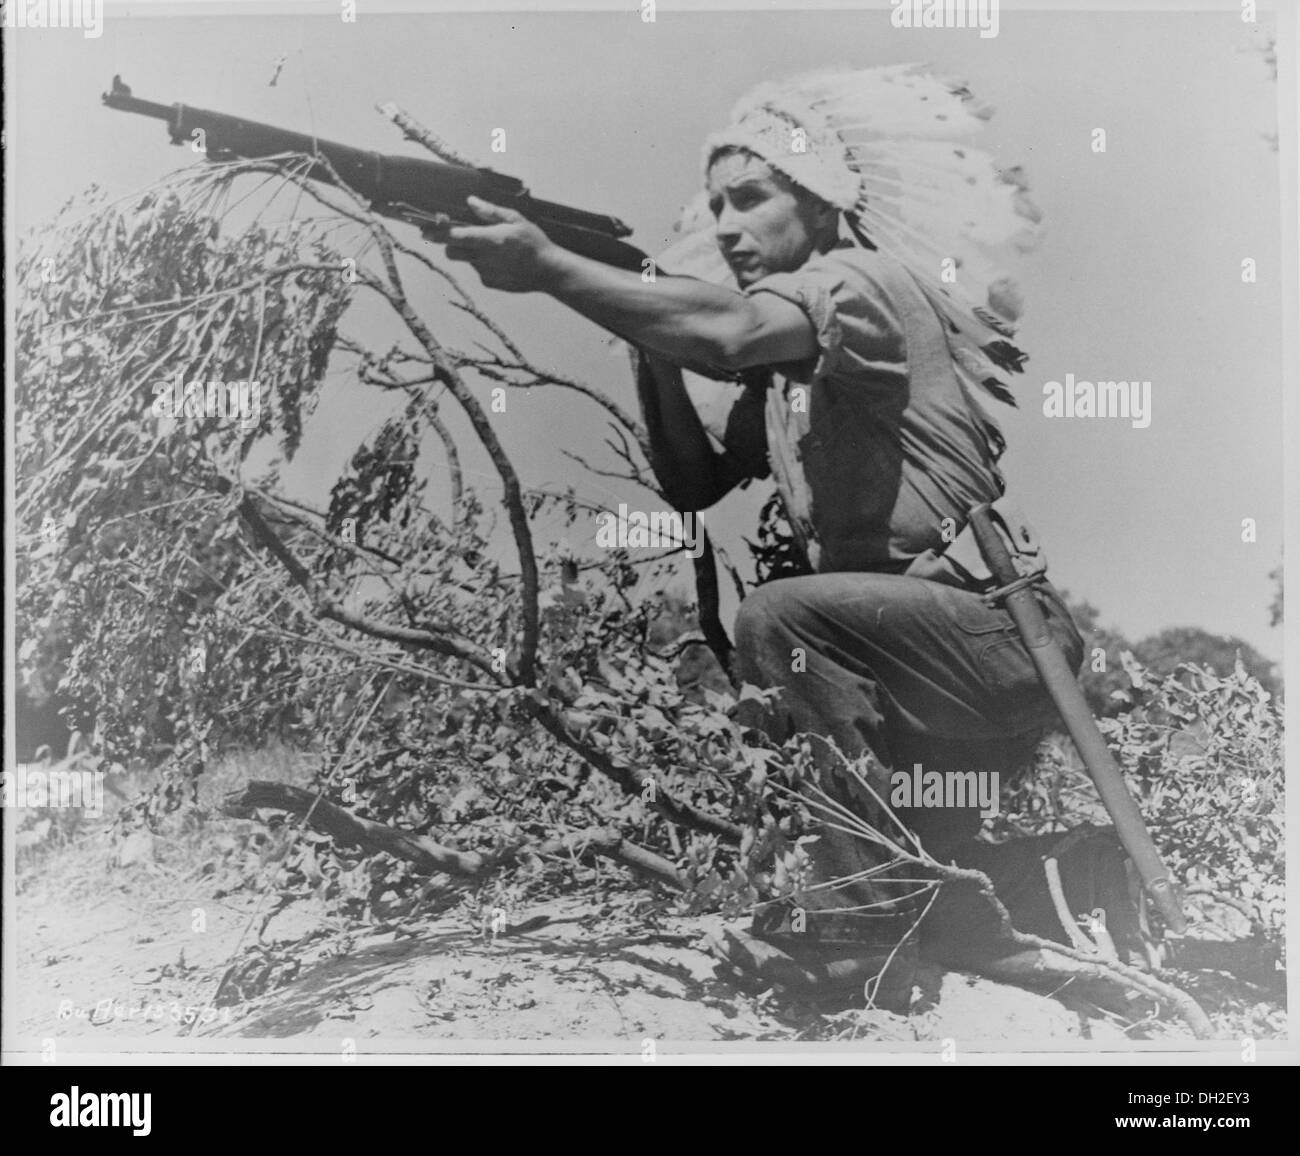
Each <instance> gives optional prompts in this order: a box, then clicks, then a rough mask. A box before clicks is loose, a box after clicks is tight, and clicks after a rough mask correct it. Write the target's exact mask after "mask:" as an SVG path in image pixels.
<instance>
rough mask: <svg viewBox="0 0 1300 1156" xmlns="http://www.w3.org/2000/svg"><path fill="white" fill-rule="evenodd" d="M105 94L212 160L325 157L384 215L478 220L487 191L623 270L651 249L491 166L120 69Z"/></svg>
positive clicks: (438, 221) (326, 179)
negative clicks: (172, 97)
mask: <svg viewBox="0 0 1300 1156" xmlns="http://www.w3.org/2000/svg"><path fill="white" fill-rule="evenodd" d="M102 99H103V102H104V104H106V105H107V106H108V107H109V108H115V109H118V110H119V111H121V112H133V113H136V114H137V115H139V116H148V117H153V118H154V119H155V120H161V121H165V122H166V123H167V131H168V134H169V135H170V136H171V142H172V144H189V143H201V144H202V145H203V147H204V148H205V149H206V152H207V157H208V159H209V160H213V161H223V160H231V159H234V158H242V159H245V160H256V159H261V158H264V157H275V156H279V155H281V154H283V153H301V154H304V155H306V156H308V157H321V158H323V159H324V160H325V161H327V162H328V165H326V164H323V163H316V164H313V165H312V166H311V168H309V169H308V170H307V175H308V176H309V177H310V178H311V179H312V180H315V181H320V182H321V183H322V184H329V185H333V184H336V183H337V182H336V181H335V178H334V175H333V174H334V173H337V174H338V180H339V181H342V182H343V183H344V184H346V185H347V186H348V187H349V188H351V189H353V190H355V191H356V192H357V193H359V194H360V195H361V196H363V197H365V198H366V199H367V200H368V201H369V202H370V207H371V208H372V209H373V210H374V211H375V212H377V213H379V214H381V215H382V216H385V217H390V218H393V219H396V220H399V221H406V222H407V223H409V224H412V225H416V226H419V227H421V228H431V227H437V226H443V225H447V224H451V225H478V224H482V222H481V221H479V220H478V219H477V218H476V217H475V216H474V215H473V214H472V213H471V212H470V211H469V208H468V206H467V205H466V198H467V197H471V196H474V197H481V198H482V199H483V200H485V201H490V202H491V203H492V204H495V205H502V206H504V207H506V208H510V209H514V210H516V211H517V212H519V213H520V214H521V215H522V216H524V217H526V218H527V219H528V220H530V221H532V222H533V223H534V224H535V225H537V227H538V228H540V229H541V230H542V232H544V233H545V234H546V235H547V236H548V237H549V238H550V239H551V240H552V241H554V242H555V243H556V244H557V245H560V246H561V247H563V248H565V249H568V250H570V251H571V252H574V253H578V254H581V255H582V256H584V257H591V258H592V259H593V260H596V261H600V262H602V263H603V264H606V265H613V266H615V267H616V268H619V269H631V270H633V271H637V272H639V271H640V270H641V269H642V268H644V265H643V262H644V260H645V254H644V253H642V252H641V250H639V249H637V248H635V247H634V246H632V245H628V244H625V243H624V242H623V241H621V240H620V239H619V238H622V237H627V236H630V235H631V232H632V230H631V229H629V228H628V227H627V225H625V224H624V223H623V222H622V221H620V220H619V219H618V218H617V217H609V216H603V215H602V214H600V213H588V212H586V211H584V210H582V209H574V208H570V207H569V206H568V205H560V204H556V203H555V202H554V201H543V200H539V199H538V198H536V197H534V196H532V195H531V194H530V193H529V191H528V189H527V188H526V187H525V186H524V183H523V182H522V181H520V180H518V179H516V178H515V177H508V176H506V175H504V174H503V173H497V172H493V171H492V170H491V169H483V168H476V167H473V166H470V165H459V164H447V163H443V162H440V161H432V160H424V159H423V158H420V157H403V156H385V155H383V154H381V153H377V152H371V151H370V150H368V149H359V148H353V147H352V146H350V145H344V144H337V143H335V142H334V141H327V140H320V139H319V138H317V137H314V136H309V135H308V134H306V133H300V132H290V131H289V130H288V129H282V128H276V127H275V126H274V125H269V124H260V123H259V122H257V121H254V120H244V119H242V118H241V117H237V116H227V115H226V114H225V113H221V112H210V111H209V110H207V109H203V108H193V107H191V106H190V105H185V104H170V105H168V104H158V103H156V102H154V101H151V100H140V99H139V98H137V97H135V96H132V95H131V89H130V88H129V87H127V85H125V84H123V83H122V78H121V77H120V76H115V77H113V87H112V90H111V91H109V92H106V93H104V94H103V97H102ZM331 170H332V171H331Z"/></svg>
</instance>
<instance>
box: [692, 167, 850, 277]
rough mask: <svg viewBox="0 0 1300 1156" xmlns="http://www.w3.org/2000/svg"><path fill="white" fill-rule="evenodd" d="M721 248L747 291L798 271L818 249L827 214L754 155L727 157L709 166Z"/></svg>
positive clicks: (711, 197) (814, 200)
mask: <svg viewBox="0 0 1300 1156" xmlns="http://www.w3.org/2000/svg"><path fill="white" fill-rule="evenodd" d="M707 188H708V193H709V208H710V210H712V212H713V219H714V220H715V221H716V222H717V226H716V232H717V239H718V248H719V249H721V250H722V255H723V257H725V258H726V261H727V264H728V265H730V266H731V272H732V274H733V275H734V276H735V278H736V281H737V282H738V283H739V285H740V287H741V288H742V289H744V288H746V287H747V286H749V285H752V284H753V283H754V282H755V281H758V280H760V279H762V278H763V277H766V276H767V275H768V274H769V273H788V272H791V271H792V270H794V269H798V268H799V266H801V265H802V264H803V263H804V262H805V261H807V260H808V258H809V257H811V256H812V255H813V253H814V252H815V251H816V249H817V240H818V234H819V231H823V230H824V229H825V228H826V219H825V218H826V210H825V208H824V207H822V208H819V203H818V202H817V201H816V199H815V198H813V197H811V196H807V195H800V194H799V192H798V190H797V187H796V186H795V185H794V184H793V183H791V182H790V181H789V180H788V179H787V178H786V177H785V176H784V175H783V174H781V173H778V172H776V171H775V170H774V169H773V168H772V167H771V166H770V165H768V164H767V162H766V161H763V160H760V159H759V158H758V157H756V156H754V155H753V154H752V153H743V152H736V153H726V154H724V155H723V156H721V157H719V158H718V159H717V160H716V161H714V163H713V164H712V165H711V166H710V168H709V177H708V184H707Z"/></svg>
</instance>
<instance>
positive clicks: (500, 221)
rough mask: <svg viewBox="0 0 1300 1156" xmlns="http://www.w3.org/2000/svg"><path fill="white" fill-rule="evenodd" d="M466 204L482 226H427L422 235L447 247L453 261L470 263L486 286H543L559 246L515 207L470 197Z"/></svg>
mask: <svg viewBox="0 0 1300 1156" xmlns="http://www.w3.org/2000/svg"><path fill="white" fill-rule="evenodd" d="M469 207H470V208H471V209H472V210H473V212H474V214H475V215H476V216H477V217H478V218H479V220H481V221H484V222H487V223H486V224H483V225H451V226H449V227H447V228H443V229H435V228H426V229H425V230H424V234H425V236H427V237H428V238H429V239H430V240H431V241H437V242H439V243H444V244H446V246H447V257H448V258H449V259H450V260H452V261H467V262H468V263H469V264H471V265H473V266H474V268H475V270H476V271H477V272H478V275H479V277H480V278H481V279H482V281H483V284H484V285H485V286H486V287H487V288H489V289H501V290H503V291H504V292H506V293H529V292H532V291H533V290H535V289H541V288H542V282H543V280H544V278H545V270H546V258H547V256H548V254H550V253H551V251H552V250H556V249H558V246H557V245H556V244H555V243H554V242H553V241H552V240H551V239H550V238H549V237H547V235H546V234H545V233H543V232H542V230H541V229H539V228H538V227H537V226H536V225H534V224H533V223H532V222H531V221H529V220H527V219H525V218H524V217H523V216H521V215H520V214H519V213H517V212H516V211H515V210H514V209H506V208H502V207H501V206H500V205H493V204H489V203H488V202H487V201H484V200H482V199H480V198H479V197H470V198H469Z"/></svg>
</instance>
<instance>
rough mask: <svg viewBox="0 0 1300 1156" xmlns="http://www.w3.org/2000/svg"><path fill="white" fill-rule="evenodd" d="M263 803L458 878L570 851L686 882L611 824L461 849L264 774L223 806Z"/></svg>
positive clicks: (247, 811)
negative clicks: (490, 849)
mask: <svg viewBox="0 0 1300 1156" xmlns="http://www.w3.org/2000/svg"><path fill="white" fill-rule="evenodd" d="M313 804H315V806H314V808H313ZM259 807H262V808H266V809H268V810H277V811H287V812H289V813H290V814H291V815H295V816H299V817H301V816H303V815H306V814H307V813H308V812H310V813H311V826H312V827H313V828H315V829H317V830H319V831H323V832H325V834H327V835H332V836H333V837H334V838H335V839H337V840H338V841H339V842H340V843H343V844H345V845H346V846H350V847H360V848H361V849H362V850H363V851H370V852H378V851H387V852H388V854H390V855H392V856H394V858H397V859H403V860H405V861H406V862H408V863H413V864H415V866H416V867H418V868H419V869H420V870H422V871H426V872H428V873H429V874H434V873H437V872H442V873H444V874H447V875H454V876H456V877H457V878H459V879H469V880H474V879H481V878H484V877H485V876H487V875H489V874H491V873H492V872H493V871H496V870H499V869H500V868H502V867H506V866H509V865H510V864H512V863H515V862H518V861H519V859H520V858H522V857H523V856H525V855H529V854H533V855H552V856H553V855H572V856H574V857H576V858H578V859H587V858H590V857H591V856H599V857H600V858H602V859H610V860H612V861H613V862H616V863H622V864H623V865H624V866H626V867H629V868H631V869H632V870H634V871H638V872H640V873H641V874H643V875H646V876H649V877H650V878H652V879H655V880H657V881H658V882H660V883H663V884H665V885H667V886H669V887H672V888H673V889H674V890H681V889H683V888H684V887H685V882H684V880H683V879H682V877H681V876H680V875H679V874H678V872H677V869H676V868H675V867H674V866H673V865H672V864H671V863H670V862H669V861H668V860H667V859H665V858H663V856H661V855H656V854H655V853H654V852H653V851H650V850H648V849H647V848H645V847H641V846H638V845H637V844H635V843H631V842H629V841H628V840H626V839H624V838H623V837H622V836H621V835H619V833H618V832H617V831H611V830H607V829H601V828H598V829H594V830H590V831H578V832H575V833H574V834H572V835H566V836H564V837H563V838H558V839H551V840H548V841H547V842H545V843H542V844H540V845H536V844H529V843H526V842H522V841H521V842H519V843H515V844H512V845H510V846H508V847H505V848H503V849H501V850H500V851H497V852H496V853H494V854H491V855H485V854H482V853H479V852H476V851H458V850H456V849H455V848H454V847H447V846H445V845H444V844H442V843H438V842H437V841H436V840H433V839H430V838H429V837H428V836H427V835H413V834H411V832H409V831H403V830H401V829H400V828H397V827H390V826H388V825H387V824H385V823H378V822H376V821H375V820H373V819H363V818H361V817H360V816H358V815H354V814H353V813H352V812H351V811H348V810H346V809H344V808H343V807H340V806H338V805H337V804H336V803H331V802H330V801H329V800H328V799H320V800H317V797H316V794H315V793H314V792H312V791H309V790H306V789H305V788H303V787H295V786H291V785H290V784H288V783H275V782H271V781H269V780H266V779H252V780H250V781H249V782H248V783H247V784H246V785H245V786H244V787H243V789H242V790H239V791H231V792H230V793H228V794H227V795H226V797H225V800H224V802H223V804H222V811H223V813H225V814H226V815H229V816H231V817H232V818H245V819H246V818H250V817H252V813H253V811H255V810H256V809H257V808H259Z"/></svg>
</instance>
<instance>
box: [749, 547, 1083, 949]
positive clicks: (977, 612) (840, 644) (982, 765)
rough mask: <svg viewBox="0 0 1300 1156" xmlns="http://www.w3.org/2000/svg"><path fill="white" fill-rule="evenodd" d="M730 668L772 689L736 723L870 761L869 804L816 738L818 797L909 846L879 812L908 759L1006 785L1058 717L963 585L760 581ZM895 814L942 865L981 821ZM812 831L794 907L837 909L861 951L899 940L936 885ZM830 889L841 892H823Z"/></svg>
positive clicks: (1041, 588) (996, 623)
mask: <svg viewBox="0 0 1300 1156" xmlns="http://www.w3.org/2000/svg"><path fill="white" fill-rule="evenodd" d="M1034 589H1035V592H1036V594H1037V597H1038V600H1039V604H1040V606H1041V607H1042V609H1043V612H1044V615H1045V616H1046V618H1047V621H1048V626H1049V629H1050V630H1051V632H1052V636H1053V637H1054V638H1055V640H1056V641H1057V643H1058V644H1059V645H1060V646H1061V647H1062V649H1063V650H1064V652H1065V656H1066V660H1067V662H1068V663H1069V664H1070V666H1071V668H1072V669H1075V670H1077V669H1078V668H1079V665H1080V663H1081V661H1082V658H1083V649H1084V647H1083V640H1082V639H1081V638H1080V636H1079V633H1078V631H1077V629H1076V628H1075V625H1074V623H1073V621H1072V620H1071V618H1070V614H1069V611H1068V610H1067V609H1066V607H1065V604H1064V602H1063V601H1062V599H1061V597H1060V595H1059V594H1058V593H1057V591H1056V590H1055V589H1054V588H1052V587H1051V585H1050V584H1048V583H1046V582H1045V581H1044V582H1041V583H1039V584H1037V585H1036V586H1035V587H1034ZM736 673H737V675H738V676H739V678H740V679H741V680H742V681H744V682H749V683H753V684H755V685H757V686H759V687H763V688H779V690H780V694H779V695H778V696H776V699H775V701H774V702H773V703H771V704H769V705H767V706H765V707H761V706H759V705H758V704H757V703H756V702H755V700H748V701H747V702H746V703H745V704H744V708H745V709H744V711H742V716H741V718H742V721H744V722H748V723H750V724H751V725H758V726H760V727H762V729H763V730H765V731H766V732H767V734H768V735H769V736H770V737H771V738H772V739H774V740H775V741H777V742H783V741H785V740H786V739H787V738H789V737H790V736H791V735H793V734H797V733H806V734H808V735H810V736H824V737H826V738H829V739H831V740H833V742H834V744H835V745H836V746H837V747H838V748H839V751H840V752H841V753H842V754H843V755H845V756H847V757H848V758H850V759H859V758H860V757H861V756H863V755H864V754H866V753H868V752H869V753H870V754H872V755H874V756H875V757H874V759H866V760H864V761H863V763H861V764H859V765H860V767H861V768H862V769H863V770H864V772H865V775H866V781H867V782H868V783H869V784H870V785H871V787H872V788H874V792H875V793H874V795H873V794H872V792H871V791H867V790H864V789H863V787H862V786H861V784H860V783H859V782H858V781H857V780H856V778H855V777H854V776H852V775H850V774H848V773H847V772H846V771H845V769H844V766H843V760H841V759H839V758H837V757H836V756H835V755H834V752H832V751H830V750H829V749H828V748H827V747H826V746H825V744H824V743H822V742H821V740H820V739H819V738H816V737H814V738H813V739H812V742H813V744H814V753H815V757H816V761H817V765H818V767H819V769H820V773H819V779H820V787H821V789H822V790H823V791H825V792H826V794H827V795H829V796H830V797H831V799H832V800H833V801H834V803H836V804H838V805H840V806H842V807H844V808H846V809H847V810H848V811H850V812H852V813H853V814H854V815H856V816H858V817H859V818H861V819H862V820H864V821H866V822H868V823H870V824H871V825H872V826H873V827H875V828H876V829H877V830H880V831H882V832H883V833H885V834H887V835H888V836H890V837H891V838H894V839H895V840H898V841H903V842H906V841H907V836H906V835H904V833H903V832H902V831H900V829H899V826H898V824H897V823H895V822H894V821H893V820H892V819H890V818H889V817H888V815H887V814H886V813H885V811H884V808H883V806H882V801H885V802H887V801H890V799H891V786H892V785H893V784H894V783H895V781H896V780H895V775H894V772H896V771H901V772H910V773H911V774H913V775H914V774H915V773H916V767H917V765H918V764H919V765H920V766H921V768H922V769H923V771H924V772H930V771H939V772H942V773H957V774H961V773H965V772H969V771H975V772H983V773H985V775H986V776H988V773H989V772H994V771H996V772H998V773H999V778H1000V781H1001V782H1002V783H1005V782H1006V780H1007V777H1008V775H1009V774H1011V773H1014V772H1015V771H1017V770H1019V769H1021V768H1022V767H1023V766H1024V765H1025V764H1026V763H1027V761H1028V757H1029V755H1030V754H1031V753H1032V750H1033V746H1034V744H1035V742H1036V741H1037V739H1038V738H1039V737H1040V736H1041V735H1042V734H1043V732H1044V731H1045V730H1046V729H1048V728H1049V727H1050V726H1051V725H1052V723H1053V722H1054V721H1055V720H1056V717H1057V715H1056V708H1055V706H1054V704H1053V703H1052V700H1051V698H1050V696H1049V695H1048V693H1047V691H1046V689H1045V688H1044V687H1043V685H1042V684H1041V683H1040V681H1039V679H1038V675H1037V672H1036V670H1035V668H1034V664H1033V661H1032V659H1031V658H1030V656H1029V653H1028V651H1027V649H1026V648H1025V646H1024V644H1023V643H1022V642H1021V640H1020V636H1019V634H1018V633H1017V630H1016V627H1015V624H1014V623H1013V622H1012V620H1011V617H1010V615H1009V614H1007V612H1006V611H1005V610H1003V609H1000V608H993V607H990V606H988V605H987V604H986V603H985V602H984V600H983V598H982V597H981V596H980V595H979V594H977V593H974V592H972V591H970V590H965V589H961V588H959V587H955V586H948V585H944V584H941V583H938V582H933V581H930V580H928V579H923V578H912V577H908V576H905V575H896V574H878V573H861V572H837V573H827V574H814V575H807V576H803V577H797V578H784V579H778V580H776V581H773V582H769V583H767V584H766V585H763V586H760V587H759V588H758V589H757V590H755V591H753V592H752V593H751V594H750V595H749V596H748V597H747V598H746V599H745V601H744V602H743V603H742V604H741V607H740V611H739V615H738V617H737V620H736ZM990 779H991V776H989V777H986V779H985V782H989V781H990ZM805 793H806V792H805ZM898 801H899V800H898V799H896V800H895V802H898ZM909 801H920V800H919V796H913V797H911V798H910V799H909ZM823 802H824V801H823ZM994 803H996V799H994ZM893 810H894V813H895V814H896V815H897V817H898V820H900V821H901V823H902V824H903V825H904V826H905V827H906V829H907V831H908V832H910V833H911V835H914V836H915V837H916V838H917V839H919V840H920V842H921V844H922V845H923V846H924V847H925V849H926V850H927V851H928V852H929V853H930V854H932V855H934V856H935V857H937V858H939V859H940V860H941V861H948V860H949V859H950V858H951V857H952V855H953V853H954V851H956V849H957V848H959V847H961V846H962V845H966V844H969V843H970V841H971V839H972V838H973V836H974V835H975V834H976V833H977V832H978V830H979V827H980V823H981V816H980V808H979V807H978V805H970V806H964V807H963V806H951V805H946V806H945V805H939V806H935V805H926V806H921V807H914V806H906V805H896V806H894V807H893ZM813 813H814V814H819V813H821V814H824V812H817V811H815V810H814V812H813ZM844 825H845V824H844V822H843V819H840V820H839V821H838V823H837V826H844ZM817 835H818V838H817V839H816V840H815V841H814V842H813V843H811V844H810V845H808V851H809V857H810V859H811V861H812V867H813V880H814V884H815V886H813V887H812V888H811V889H810V890H808V891H806V893H804V894H803V895H801V896H800V897H799V898H798V899H797V902H798V903H799V904H800V905H801V906H802V907H804V908H805V909H806V912H807V913H808V914H814V913H829V912H832V911H834V912H839V913H841V914H840V915H839V916H837V917H836V918H835V920H834V922H836V923H837V924H839V925H841V926H842V925H843V923H844V921H845V919H846V918H847V919H848V920H849V922H850V923H851V924H853V925H854V926H855V927H856V928H860V929H861V934H860V938H861V939H862V940H864V941H871V940H873V939H881V940H882V941H883V940H894V941H896V940H897V938H898V935H899V929H900V928H903V929H906V928H910V927H911V926H912V925H913V924H915V923H916V921H917V918H918V915H919V913H920V910H921V909H922V908H923V907H924V904H923V903H922V901H921V896H923V895H925V894H927V893H926V892H924V891H923V890H921V892H920V895H918V881H920V880H923V879H925V878H932V876H929V875H927V873H926V872H925V871H923V870H918V869H917V868H916V867H915V866H907V865H901V866H889V864H890V861H891V860H892V859H893V855H892V853H891V852H889V851H888V850H886V849H883V848H881V847H880V846H878V845H874V844H872V843H871V842H869V841H868V840H865V839H863V838H862V837H861V836H860V835H857V834H854V833H852V832H846V831H844V830H837V829H835V828H833V827H827V826H825V825H822V826H820V827H819V829H818V831H817ZM838 880H849V882H847V883H845V884H843V885H834V886H832V885H831V884H833V883H834V881H838ZM821 918H822V920H823V922H824V923H827V924H829V923H830V922H832V920H827V919H826V918H825V915H824V914H823V915H822V916H821ZM756 926H757V922H756ZM851 938H859V936H858V935H857V934H855V935H854V936H851Z"/></svg>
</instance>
